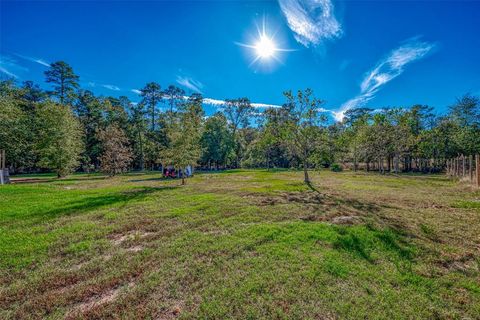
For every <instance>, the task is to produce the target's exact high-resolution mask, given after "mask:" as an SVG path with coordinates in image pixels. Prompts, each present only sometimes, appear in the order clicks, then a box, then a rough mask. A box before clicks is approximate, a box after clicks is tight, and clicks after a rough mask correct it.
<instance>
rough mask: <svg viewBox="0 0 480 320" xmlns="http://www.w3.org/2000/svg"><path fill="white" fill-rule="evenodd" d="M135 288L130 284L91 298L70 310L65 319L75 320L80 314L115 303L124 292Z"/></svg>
mask: <svg viewBox="0 0 480 320" xmlns="http://www.w3.org/2000/svg"><path fill="white" fill-rule="evenodd" d="M133 286H134V284H133V283H132V282H130V283H128V284H127V285H125V286H120V287H116V288H113V289H110V290H108V291H105V292H104V293H102V294H100V295H96V296H93V297H90V298H88V299H87V300H85V301H83V302H81V303H79V304H77V305H76V306H75V307H74V308H73V309H72V310H70V311H69V312H68V313H67V314H66V315H65V319H74V318H76V315H78V314H83V313H85V312H87V311H89V310H91V309H93V308H96V307H98V306H101V305H104V304H106V303H110V302H112V301H115V299H117V297H118V296H119V295H120V293H121V292H122V291H123V290H126V289H129V288H132V287H133Z"/></svg>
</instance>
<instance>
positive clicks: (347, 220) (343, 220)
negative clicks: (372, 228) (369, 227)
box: [331, 216, 362, 225]
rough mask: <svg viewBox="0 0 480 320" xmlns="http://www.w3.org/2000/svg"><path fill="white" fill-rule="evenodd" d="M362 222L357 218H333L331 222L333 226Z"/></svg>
mask: <svg viewBox="0 0 480 320" xmlns="http://www.w3.org/2000/svg"><path fill="white" fill-rule="evenodd" d="M361 221H362V220H361V219H360V217H358V216H338V217H334V218H333V219H332V220H331V222H332V223H334V224H344V225H354V224H359V223H360V222H361Z"/></svg>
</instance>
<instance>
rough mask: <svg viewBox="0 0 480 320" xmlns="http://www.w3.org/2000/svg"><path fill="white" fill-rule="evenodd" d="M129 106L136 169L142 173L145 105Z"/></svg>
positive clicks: (131, 104)
mask: <svg viewBox="0 0 480 320" xmlns="http://www.w3.org/2000/svg"><path fill="white" fill-rule="evenodd" d="M129 106H130V125H131V127H132V135H131V136H132V140H133V141H134V143H133V152H134V156H135V160H136V161H137V163H138V168H140V170H142V171H143V169H144V166H145V134H146V132H147V124H146V123H145V105H144V104H143V103H138V104H133V103H131V102H129Z"/></svg>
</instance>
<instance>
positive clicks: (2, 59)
mask: <svg viewBox="0 0 480 320" xmlns="http://www.w3.org/2000/svg"><path fill="white" fill-rule="evenodd" d="M0 72H1V73H3V74H5V75H7V76H8V77H10V78H15V79H18V78H20V76H19V75H18V73H19V72H28V68H25V67H23V66H21V65H19V64H18V63H17V61H16V60H15V59H13V58H11V57H10V56H7V55H0Z"/></svg>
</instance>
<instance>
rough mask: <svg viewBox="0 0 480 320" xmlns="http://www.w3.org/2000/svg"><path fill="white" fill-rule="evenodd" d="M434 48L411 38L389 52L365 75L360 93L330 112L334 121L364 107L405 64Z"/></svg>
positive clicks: (421, 56)
mask: <svg viewBox="0 0 480 320" xmlns="http://www.w3.org/2000/svg"><path fill="white" fill-rule="evenodd" d="M434 48H435V44H434V43H429V42H425V41H419V40H418V38H413V39H410V40H407V41H406V42H405V43H404V44H402V45H401V46H400V47H398V48H397V49H395V50H393V51H391V52H390V53H389V54H388V55H387V56H386V57H385V58H384V59H382V60H380V61H379V62H378V63H377V65H376V66H375V67H374V68H373V69H372V70H370V71H369V72H367V73H366V75H365V78H364V79H363V81H362V83H361V85H360V93H359V94H358V95H357V96H355V97H354V98H352V99H350V100H348V101H346V102H345V103H344V104H342V106H341V107H340V110H338V111H332V113H333V115H334V117H335V119H336V120H337V121H341V120H342V119H343V117H344V115H345V112H346V111H347V110H349V109H353V108H358V107H363V106H365V105H366V104H367V103H368V102H369V101H370V100H372V99H373V98H375V95H376V93H377V92H378V90H380V89H381V88H382V87H383V86H384V85H385V84H387V83H388V82H390V81H392V80H393V79H395V78H396V77H398V76H399V75H401V74H402V73H403V71H404V68H405V66H406V65H407V64H409V63H411V62H413V61H416V60H419V59H421V58H423V57H425V56H426V55H427V54H428V53H429V52H431V51H432V49H434Z"/></svg>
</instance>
